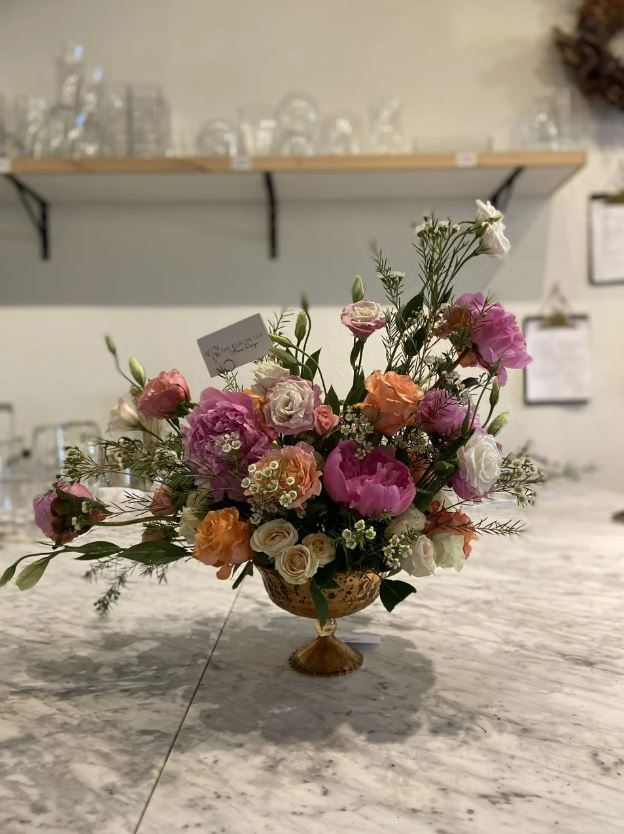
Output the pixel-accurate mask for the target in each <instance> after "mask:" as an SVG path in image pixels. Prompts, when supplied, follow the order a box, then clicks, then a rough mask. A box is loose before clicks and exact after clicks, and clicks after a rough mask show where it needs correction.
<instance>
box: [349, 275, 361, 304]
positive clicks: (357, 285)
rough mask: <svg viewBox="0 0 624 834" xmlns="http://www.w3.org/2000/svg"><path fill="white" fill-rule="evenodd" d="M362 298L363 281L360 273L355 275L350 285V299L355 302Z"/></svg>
mask: <svg viewBox="0 0 624 834" xmlns="http://www.w3.org/2000/svg"><path fill="white" fill-rule="evenodd" d="M363 298H364V282H363V281H362V276H361V275H356V276H355V278H354V279H353V284H352V286H351V301H353V303H354V304H355V303H356V302H357V301H361V300H362V299H363Z"/></svg>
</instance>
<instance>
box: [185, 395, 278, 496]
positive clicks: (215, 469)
mask: <svg viewBox="0 0 624 834" xmlns="http://www.w3.org/2000/svg"><path fill="white" fill-rule="evenodd" d="M187 420H188V426H186V427H185V428H184V435H185V447H186V456H187V458H188V459H189V461H190V463H191V468H192V469H193V471H194V472H195V474H196V480H197V483H198V485H199V486H201V485H202V484H206V483H208V484H209V485H210V487H211V489H212V491H213V493H214V497H215V499H216V500H217V501H220V500H221V499H222V498H223V495H224V493H225V495H227V496H228V498H232V499H234V500H236V501H240V500H242V499H243V497H244V496H243V488H242V487H241V485H240V482H241V480H242V479H243V478H244V477H245V476H246V475H247V467H248V466H249V464H250V463H254V462H255V461H257V460H258V459H259V458H261V457H262V455H264V454H265V453H266V452H268V450H269V448H270V446H271V439H270V437H269V436H268V435H267V433H266V431H264V430H263V426H262V424H261V422H260V420H259V417H258V415H257V414H256V411H255V409H254V402H253V399H252V398H251V397H250V396H249V395H248V394H243V393H242V392H240V391H219V390H218V389H217V388H206V389H205V391H202V395H201V399H200V402H199V405H198V406H197V407H196V408H194V409H193V411H191V413H190V414H189V415H188V418H187ZM224 435H229V436H230V438H231V437H232V435H233V436H234V437H235V438H236V439H237V441H238V442H239V443H240V448H238V449H233V448H232V447H231V444H230V450H229V451H228V448H227V446H228V443H227V438H226V439H224ZM224 446H225V448H224Z"/></svg>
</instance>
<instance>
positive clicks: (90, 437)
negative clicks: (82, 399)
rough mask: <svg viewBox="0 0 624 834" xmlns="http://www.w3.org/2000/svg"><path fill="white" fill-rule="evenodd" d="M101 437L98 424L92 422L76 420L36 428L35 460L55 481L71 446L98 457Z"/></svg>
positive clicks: (41, 469)
mask: <svg viewBox="0 0 624 834" xmlns="http://www.w3.org/2000/svg"><path fill="white" fill-rule="evenodd" d="M99 434H100V430H99V427H98V425H97V423H95V422H93V421H91V420H84V421H80V420H73V421H71V422H68V423H57V424H52V425H46V426H35V428H34V430H33V436H32V451H31V458H32V463H33V465H34V466H35V467H36V468H37V470H38V471H40V472H42V473H45V475H46V476H47V480H48V481H52V480H53V479H54V478H55V477H56V476H57V475H58V474H59V473H60V472H61V469H62V468H63V464H64V463H65V452H66V450H67V448H68V447H69V446H77V447H78V448H79V449H80V450H81V451H83V452H87V453H88V454H94V453H95V451H96V447H95V445H94V439H95V438H96V437H98V436H99Z"/></svg>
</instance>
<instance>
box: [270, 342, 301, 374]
mask: <svg viewBox="0 0 624 834" xmlns="http://www.w3.org/2000/svg"><path fill="white" fill-rule="evenodd" d="M270 353H271V354H272V355H273V356H274V357H275V358H276V359H278V360H279V361H280V362H281V363H282V365H283V366H284V367H285V368H288V370H289V371H290V372H291V374H292V375H293V376H299V363H298V362H297V360H296V359H295V357H294V356H293V355H292V353H289V352H288V351H287V350H282V349H281V348H276V347H272V348H271V350H270Z"/></svg>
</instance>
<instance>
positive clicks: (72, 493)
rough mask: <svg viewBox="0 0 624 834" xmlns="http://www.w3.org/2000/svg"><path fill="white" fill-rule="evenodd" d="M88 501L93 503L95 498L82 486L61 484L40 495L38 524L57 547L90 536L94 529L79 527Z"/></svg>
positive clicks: (36, 508)
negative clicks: (79, 521)
mask: <svg viewBox="0 0 624 834" xmlns="http://www.w3.org/2000/svg"><path fill="white" fill-rule="evenodd" d="M85 499H87V500H89V501H93V495H91V493H90V492H89V490H88V489H87V488H86V486H83V485H82V484H72V485H71V486H67V484H61V483H59V484H57V486H56V488H55V489H53V490H51V491H50V492H48V493H46V494H45V495H38V496H37V497H36V498H35V499H34V500H33V510H34V513H35V524H36V525H37V527H38V528H39V529H40V530H41V532H42V533H44V535H46V536H48V538H50V539H52V541H53V542H54V544H56V545H61V544H68V543H69V542H70V541H72V539H75V538H76V536H79V535H80V534H81V533H86V532H87V530H88V529H89V528H90V526H91V525H89V524H85V525H84V526H82V527H76V526H75V525H74V522H75V520H76V517H77V516H84V513H83V512H82V503H83V501H84V500H85ZM101 517H102V514H101V513H94V514H93V518H94V519H96V518H97V519H99V518H101Z"/></svg>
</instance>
